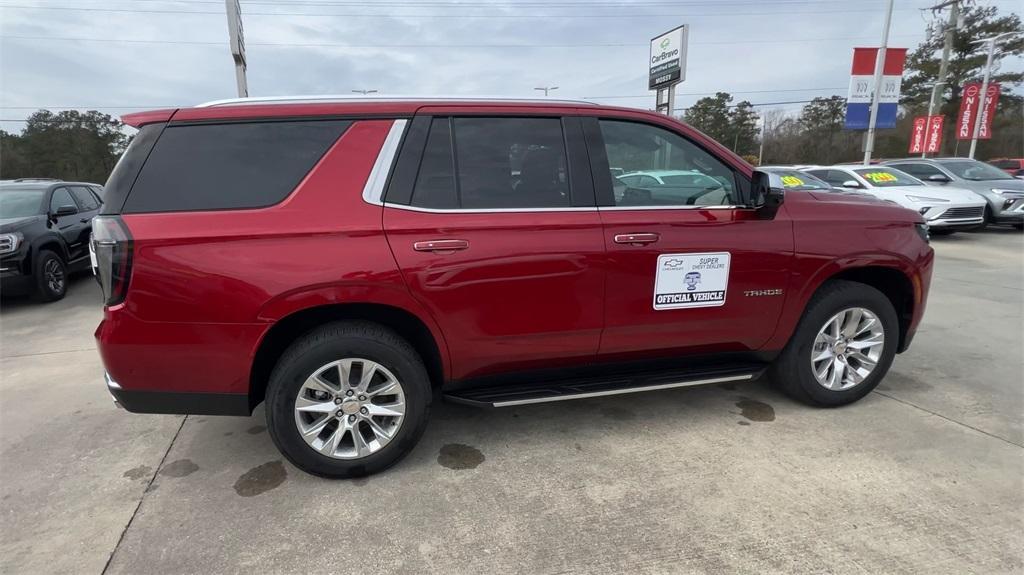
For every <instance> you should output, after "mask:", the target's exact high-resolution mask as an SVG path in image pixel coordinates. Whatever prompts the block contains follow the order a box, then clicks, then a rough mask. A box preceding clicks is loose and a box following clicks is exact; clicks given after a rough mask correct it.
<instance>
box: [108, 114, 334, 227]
mask: <svg viewBox="0 0 1024 575" xmlns="http://www.w3.org/2000/svg"><path fill="white" fill-rule="evenodd" d="M350 124H351V122H349V121H345V120H321V121H301V122H254V123H238V124H210V125H188V126H168V127H167V128H166V129H165V130H164V132H163V134H161V135H160V139H159V140H157V142H156V145H155V146H154V147H153V152H152V153H151V154H150V156H149V159H148V160H147V161H146V163H145V165H144V166H143V167H142V171H141V172H140V173H139V177H138V179H137V180H136V181H135V185H134V186H133V187H132V191H131V194H130V195H129V196H128V200H127V201H126V202H125V205H124V212H126V213H139V212H176V211H190V210H223V209H243V208H260V207H265V206H270V205H273V204H276V203H278V202H280V201H282V200H283V199H285V198H286V197H287V196H288V194H290V193H291V192H292V190H294V189H295V186H297V185H298V183H299V182H300V181H302V179H303V178H304V177H305V176H306V174H307V173H309V171H310V169H312V168H313V166H314V165H316V163H317V162H318V161H319V160H320V158H321V157H322V156H323V155H324V153H325V152H327V149H328V148H330V146H331V144H333V143H334V142H335V141H336V140H337V139H338V137H339V136H340V135H341V134H342V132H344V131H345V128H347V127H348V126H349V125H350Z"/></svg>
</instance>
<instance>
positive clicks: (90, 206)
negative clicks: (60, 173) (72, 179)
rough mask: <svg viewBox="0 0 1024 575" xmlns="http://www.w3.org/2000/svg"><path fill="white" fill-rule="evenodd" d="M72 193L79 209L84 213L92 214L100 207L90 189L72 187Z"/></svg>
mask: <svg viewBox="0 0 1024 575" xmlns="http://www.w3.org/2000/svg"><path fill="white" fill-rule="evenodd" d="M71 193H72V194H74V196H75V199H76V200H78V207H79V209H81V210H82V211H83V212H91V211H93V210H95V209H98V208H99V207H100V203H99V202H97V201H96V197H95V196H93V195H92V192H90V191H89V189H88V188H84V187H82V186H71Z"/></svg>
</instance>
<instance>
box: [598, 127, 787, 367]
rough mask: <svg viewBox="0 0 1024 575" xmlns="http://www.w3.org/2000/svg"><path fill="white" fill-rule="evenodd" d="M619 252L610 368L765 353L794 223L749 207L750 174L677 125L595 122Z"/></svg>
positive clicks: (606, 223)
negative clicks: (617, 362)
mask: <svg viewBox="0 0 1024 575" xmlns="http://www.w3.org/2000/svg"><path fill="white" fill-rule="evenodd" d="M585 122H586V130H587V142H588V146H589V148H590V155H591V158H592V160H593V162H594V164H595V165H594V179H595V189H596V190H597V197H598V202H599V204H600V207H599V210H600V214H601V220H602V223H603V227H604V242H605V248H606V250H607V252H608V274H607V279H606V294H607V295H606V298H605V301H606V304H605V331H604V335H603V336H602V339H601V346H600V354H601V355H602V356H603V357H604V358H607V359H614V358H622V359H626V358H629V357H630V356H650V355H658V356H672V355H677V354H678V355H683V354H702V353H720V352H733V351H735V352H745V351H751V350H756V349H758V348H759V347H760V346H762V345H763V344H764V343H765V342H767V341H768V339H769V338H770V337H771V336H772V334H773V333H774V331H775V325H776V322H777V320H778V317H779V314H780V312H781V310H782V304H783V301H784V297H785V290H786V287H787V281H788V276H789V271H790V268H791V260H792V257H793V230H792V223H791V222H790V220H789V219H788V218H787V216H786V215H785V209H782V210H780V211H779V213H778V214H777V215H776V217H775V218H774V219H770V220H765V219H760V218H759V217H758V213H757V212H756V211H755V210H754V209H751V208H747V207H741V206H743V205H744V204H745V200H746V198H745V197H744V194H745V193H746V192H745V191H744V188H746V189H749V183H748V182H749V180H748V181H747V182H744V181H743V180H744V179H745V178H746V177H747V176H746V175H744V174H741V173H738V172H737V171H736V170H735V169H733V168H732V167H730V166H729V164H728V163H726V162H724V161H722V160H721V159H719V158H717V157H715V155H713V154H712V153H709V152H708V151H707V150H706V149H705V148H703V147H701V146H700V145H698V144H697V143H695V142H694V141H693V140H690V139H688V138H686V137H683V136H682V135H680V134H679V133H677V132H675V131H674V130H671V129H669V128H668V127H662V126H655V125H651V124H647V123H641V122H635V121H628V120H620V119H611V118H604V119H600V120H598V119H593V118H590V119H586V120H585Z"/></svg>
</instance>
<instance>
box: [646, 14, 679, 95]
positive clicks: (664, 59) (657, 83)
mask: <svg viewBox="0 0 1024 575" xmlns="http://www.w3.org/2000/svg"><path fill="white" fill-rule="evenodd" d="M686 37H687V27H686V25H685V24H684V25H683V26H680V27H678V28H676V29H675V30H671V31H669V32H666V33H664V34H662V35H661V36H658V37H657V38H654V39H652V40H651V62H650V65H651V67H650V77H649V87H650V89H651V90H656V89H658V88H664V87H665V86H670V85H672V84H677V83H679V82H682V81H683V80H685V79H686Z"/></svg>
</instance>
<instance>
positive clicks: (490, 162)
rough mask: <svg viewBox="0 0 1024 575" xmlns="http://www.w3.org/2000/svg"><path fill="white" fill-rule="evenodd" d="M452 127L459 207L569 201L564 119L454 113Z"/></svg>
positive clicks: (543, 205) (534, 205) (528, 205)
mask: <svg viewBox="0 0 1024 575" xmlns="http://www.w3.org/2000/svg"><path fill="white" fill-rule="evenodd" d="M452 129H453V131H454V138H453V140H454V143H455V160H456V162H455V165H456V166H457V167H456V171H457V173H458V183H457V188H456V189H457V192H458V196H459V205H460V207H462V208H465V209H487V208H548V207H562V206H569V205H571V198H570V195H569V193H570V192H569V175H568V169H567V163H566V151H565V139H564V137H563V135H562V121H561V120H560V119H557V118H453V119H452Z"/></svg>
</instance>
